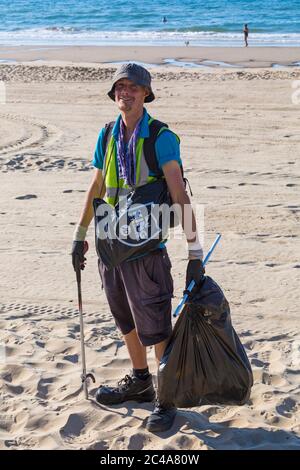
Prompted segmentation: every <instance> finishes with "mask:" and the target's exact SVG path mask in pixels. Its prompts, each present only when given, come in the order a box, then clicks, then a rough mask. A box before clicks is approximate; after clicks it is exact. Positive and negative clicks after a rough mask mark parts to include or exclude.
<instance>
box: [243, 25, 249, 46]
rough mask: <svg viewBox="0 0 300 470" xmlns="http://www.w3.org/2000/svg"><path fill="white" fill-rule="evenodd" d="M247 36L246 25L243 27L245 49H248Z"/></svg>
mask: <svg viewBox="0 0 300 470" xmlns="http://www.w3.org/2000/svg"><path fill="white" fill-rule="evenodd" d="M248 34H249V29H248V25H247V24H245V25H244V41H245V47H248Z"/></svg>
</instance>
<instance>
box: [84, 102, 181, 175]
mask: <svg viewBox="0 0 300 470" xmlns="http://www.w3.org/2000/svg"><path fill="white" fill-rule="evenodd" d="M120 120H121V116H119V117H118V119H117V120H116V122H115V125H114V127H113V130H112V133H113V136H114V138H115V139H116V140H117V139H118V136H119V129H120ZM148 120H149V114H148V113H147V111H146V109H144V114H143V119H142V122H141V129H140V134H139V137H143V138H146V137H149V125H148ZM104 132H105V128H103V129H101V131H100V134H99V137H98V140H97V144H96V148H95V153H94V158H93V161H92V164H93V166H94V167H95V168H98V169H99V170H103V161H104V155H103V150H102V139H103V136H104ZM155 150H156V157H157V161H158V165H159V168H162V167H163V165H165V164H166V163H168V162H170V161H171V160H176V161H177V162H178V163H179V165H181V158H180V148H179V142H178V140H177V138H176V137H175V135H174V134H173V133H172V132H171V131H168V130H165V131H163V132H162V133H161V134H160V135H159V136H158V138H157V139H156V142H155ZM149 175H150V176H154V174H153V173H151V171H150V172H149Z"/></svg>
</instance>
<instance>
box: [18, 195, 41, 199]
mask: <svg viewBox="0 0 300 470" xmlns="http://www.w3.org/2000/svg"><path fill="white" fill-rule="evenodd" d="M36 198H37V195H36V194H25V196H17V197H15V199H20V200H23V199H36Z"/></svg>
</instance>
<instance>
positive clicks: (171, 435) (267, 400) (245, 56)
mask: <svg viewBox="0 0 300 470" xmlns="http://www.w3.org/2000/svg"><path fill="white" fill-rule="evenodd" d="M31 49H34V48H30V47H28V46H27V47H19V48H15V47H10V48H9V47H7V46H5V47H4V46H3V47H0V59H1V60H6V59H7V60H8V59H9V60H16V61H17V62H16V63H15V64H14V63H12V62H7V63H4V64H1V65H0V81H2V84H3V83H4V88H5V95H6V101H5V102H4V100H2V104H0V171H1V186H0V187H1V209H0V217H1V219H0V220H1V235H0V236H1V264H0V275H1V283H0V296H1V301H0V312H1V315H0V325H1V331H0V377H1V379H0V397H1V401H0V416H1V418H0V449H97V450H103V449H119V450H124V449H177V450H183V449H184V450H186V449H193V450H206V449H300V407H299V398H300V369H299V363H300V333H299V326H300V320H299V304H300V294H299V292H300V291H299V281H300V261H299V253H300V225H299V221H300V200H299V189H300V161H299V148H300V132H299V123H300V114H299V112H300V97H299V93H298V95H297V93H296V92H297V83H296V81H297V80H298V81H299V80H300V69H299V68H298V67H289V68H286V69H283V70H275V69H271V67H270V66H271V64H272V63H280V64H285V65H288V64H292V63H293V62H296V61H297V60H298V61H299V60H300V59H299V57H300V54H299V49H297V48H252V49H251V48H249V49H248V50H245V49H244V48H228V50H227V51H224V50H222V49H219V50H218V49H217V48H207V49H205V48H199V49H202V51H201V54H200V52H199V50H197V48H192V47H189V48H187V47H185V48H177V49H178V50H174V49H176V48H172V49H173V51H170V50H165V48H154V47H153V48H150V47H149V48H145V50H144V48H134V47H132V48H128V51H127V52H126V49H125V48H124V49H120V48H118V51H117V48H113V47H111V48H107V49H108V50H107V51H105V50H104V48H98V49H96V48H94V47H90V48H85V47H77V48H76V47H73V48H66V47H64V48H63V47H60V48H54V47H53V48H50V47H48V48H46V47H45V48H42V49H44V50H42V51H41V50H39V51H37V50H36V51H34V50H31ZM179 49H180V50H179ZM204 49H205V50H204ZM208 49H209V50H208ZM258 49H259V50H258ZM166 58H173V59H176V60H182V61H187V60H188V61H192V62H197V63H200V62H201V60H213V61H223V62H226V63H230V64H234V65H239V66H241V67H240V68H237V69H233V68H230V69H228V68H222V67H220V66H218V67H210V69H209V71H207V70H202V69H194V68H181V67H180V68H179V67H172V66H166V65H161V66H155V67H153V69H151V71H152V72H153V77H154V83H153V88H154V92H155V94H156V96H157V99H156V100H155V101H154V102H153V103H151V104H149V105H148V106H147V109H148V112H149V113H150V114H151V115H152V116H154V117H157V118H159V119H160V120H162V121H164V122H167V123H168V124H169V126H170V127H171V128H172V129H173V130H174V131H175V132H176V133H177V134H178V135H179V136H180V138H181V152H182V159H183V162H184V167H185V172H186V176H187V177H188V178H189V181H190V184H191V187H192V190H193V197H192V202H193V205H197V204H203V205H204V207H205V240H204V242H205V243H204V247H205V250H207V249H208V248H209V246H210V244H211V243H212V241H213V240H214V238H215V234H216V233H217V232H220V233H222V240H221V242H220V245H219V246H218V248H217V249H216V251H215V253H214V255H213V258H212V260H211V261H210V262H209V265H208V267H207V273H208V274H209V275H210V276H212V277H213V278H214V279H215V280H216V281H217V282H218V283H219V284H220V286H221V287H222V288H223V290H224V292H225V294H226V297H227V299H228V301H229V303H230V305H231V311H232V322H233V325H234V327H235V329H236V331H237V333H238V334H239V336H240V339H241V341H242V343H243V345H244V347H245V349H246V351H247V354H248V357H249V359H250V362H251V365H252V367H253V374H254V379H255V383H254V386H253V389H252V393H251V397H250V400H249V402H248V403H247V404H246V405H244V406H242V407H237V406H231V407H229V406H228V407H221V406H208V405H207V406H201V407H198V408H193V409H188V410H183V409H182V410H179V413H178V416H177V417H176V420H175V423H174V425H173V427H172V429H171V430H170V431H168V432H165V433H161V434H151V433H149V432H148V431H147V430H146V428H145V424H146V419H147V417H148V415H149V413H150V412H151V410H152V408H153V406H152V404H138V403H135V402H127V403H124V404H123V405H119V406H116V407H105V406H99V405H97V404H96V403H95V401H94V399H93V396H94V393H95V390H96V385H97V386H99V385H100V384H111V385H113V384H115V383H116V381H117V380H119V379H120V378H121V377H122V376H124V373H127V372H128V371H129V369H130V361H129V359H128V356H127V353H126V348H125V346H124V343H123V341H122V338H121V335H120V333H119V332H118V330H117V329H116V326H115V324H114V322H113V320H112V317H111V314H110V311H109V308H108V305H107V302H106V298H105V294H104V292H103V291H102V290H101V283H100V280H99V275H98V271H97V257H96V253H95V249H94V233H93V226H92V225H91V227H90V229H89V232H88V241H89V245H90V250H89V252H88V262H87V267H86V269H85V271H84V273H83V280H82V289H83V309H84V318H85V337H86V355H87V365H88V370H89V371H92V372H93V373H94V375H95V377H96V380H97V383H96V385H91V387H90V394H91V400H90V401H86V400H85V399H84V394H83V391H82V388H81V381H80V375H81V364H80V334H79V315H78V310H77V289H76V280H75V275H74V272H73V268H72V266H71V257H70V254H69V253H70V249H71V242H72V234H73V230H74V225H75V224H76V222H77V219H78V216H79V213H80V211H81V208H82V204H83V201H84V193H85V191H86V189H87V187H88V185H89V182H90V180H91V178H92V172H93V169H92V167H91V159H92V156H93V152H94V147H95V144H96V140H97V136H98V133H99V130H100V129H101V127H103V125H104V124H105V123H106V122H108V121H111V120H112V119H114V118H115V116H116V114H117V109H116V108H115V105H114V103H113V102H112V101H111V100H110V99H109V98H108V97H107V95H106V93H107V91H108V89H109V80H110V78H111V76H112V73H113V71H114V66H113V65H111V64H110V63H111V62H117V61H122V60H126V59H134V60H138V61H142V62H144V63H154V64H163V60H164V59H166ZM104 63H106V64H104ZM243 67H244V68H243ZM295 83H296V84H295ZM293 84H294V85H293ZM2 89H3V87H2ZM2 95H3V93H2ZM0 102H1V100H0ZM168 250H169V254H170V258H171V261H172V265H173V267H172V274H173V277H174V283H175V298H174V299H173V306H174V308H175V307H176V305H177V303H178V301H179V299H180V298H181V293H182V290H183V288H184V277H185V268H186V242H185V241H184V240H174V239H173V240H170V241H169V242H168ZM148 357H149V366H150V369H151V372H152V373H153V374H154V375H156V367H155V360H154V351H153V350H152V349H150V350H149V352H148Z"/></svg>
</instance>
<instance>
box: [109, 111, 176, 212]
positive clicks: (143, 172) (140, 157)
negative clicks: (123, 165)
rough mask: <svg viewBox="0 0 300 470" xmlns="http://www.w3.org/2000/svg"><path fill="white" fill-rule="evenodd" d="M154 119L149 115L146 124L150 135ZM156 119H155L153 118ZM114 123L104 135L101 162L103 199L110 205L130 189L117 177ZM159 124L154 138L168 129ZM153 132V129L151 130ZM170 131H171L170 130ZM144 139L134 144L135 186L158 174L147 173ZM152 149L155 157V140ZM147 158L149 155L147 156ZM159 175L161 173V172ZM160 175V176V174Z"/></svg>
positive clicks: (139, 139)
mask: <svg viewBox="0 0 300 470" xmlns="http://www.w3.org/2000/svg"><path fill="white" fill-rule="evenodd" d="M153 121H154V119H153V118H152V117H149V120H148V125H149V132H150V137H151V132H152V128H151V123H152V122H153ZM155 121H156V120H155ZM156 122H158V121H156ZM113 124H114V123H110V128H109V134H108V136H107V137H106V142H107V143H106V148H105V155H104V162H103V174H104V178H105V185H106V194H105V197H104V200H105V201H106V202H107V203H108V204H111V205H112V206H114V205H116V204H117V202H118V199H119V197H120V196H124V195H126V194H128V193H129V192H130V191H132V186H129V185H127V184H126V183H125V180H124V179H123V178H120V177H118V162H117V142H116V139H115V138H114V136H113V133H112V128H113ZM159 124H161V126H160V128H159V130H158V132H157V133H156V138H157V137H158V136H159V135H160V133H161V132H163V131H164V130H169V131H170V129H169V128H168V127H167V125H165V124H163V123H159ZM153 132H154V131H153ZM170 132H172V131H170ZM174 135H175V136H176V138H177V140H178V141H180V139H179V137H178V136H177V135H176V134H175V133H174ZM144 141H145V139H144V138H143V137H139V138H138V139H137V145H136V155H135V157H136V186H142V185H144V184H148V183H152V182H153V181H156V180H157V179H158V176H150V175H149V170H150V168H149V165H148V164H147V158H146V157H147V156H145V152H144V150H145V148H144V147H145V145H144V144H145V142H144ZM153 147H154V148H153V149H151V152H152V153H153V155H154V158H156V153H155V141H154V144H153ZM148 158H149V157H148ZM161 175H163V173H162V172H161ZM160 177H161V176H160Z"/></svg>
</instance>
